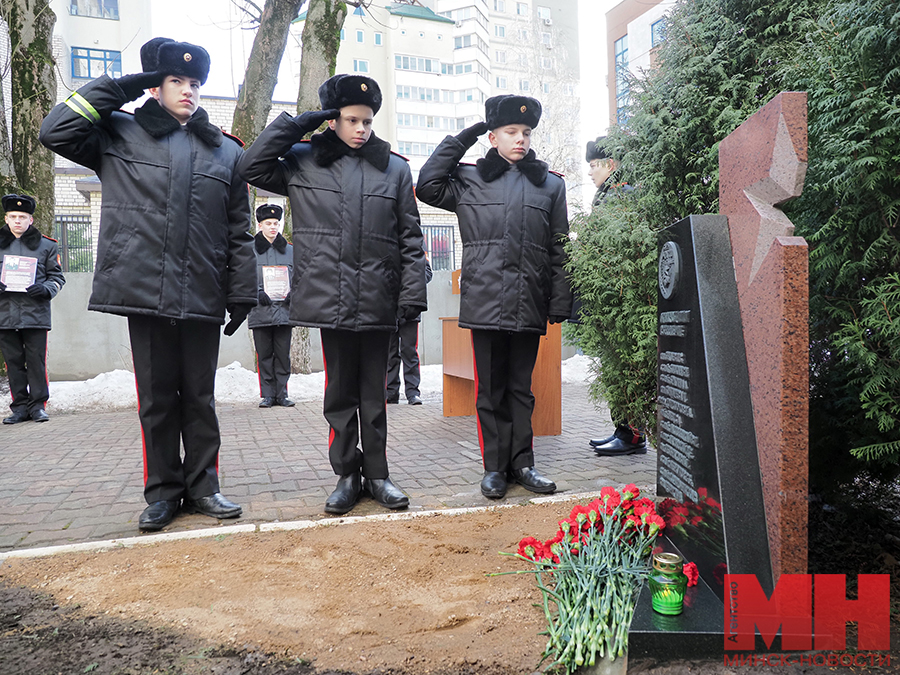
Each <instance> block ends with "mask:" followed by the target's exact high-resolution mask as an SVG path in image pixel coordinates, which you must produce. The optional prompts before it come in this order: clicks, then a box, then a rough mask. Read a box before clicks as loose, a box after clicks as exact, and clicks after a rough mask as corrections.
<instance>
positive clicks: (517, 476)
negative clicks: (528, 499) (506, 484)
mask: <svg viewBox="0 0 900 675" xmlns="http://www.w3.org/2000/svg"><path fill="white" fill-rule="evenodd" d="M512 475H513V480H515V481H516V482H517V483H518V484H519V485H521V486H522V487H523V488H525V489H526V490H530V491H531V492H539V493H541V494H543V493H546V492H556V483H554V482H553V481H552V480H550V479H549V478H544V477H543V476H542V475H541V474H539V473H538V472H537V471H535V469H534V467H533V466H526V467H525V468H524V469H513V470H512Z"/></svg>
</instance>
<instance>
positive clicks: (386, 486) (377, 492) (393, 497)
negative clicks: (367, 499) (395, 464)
mask: <svg viewBox="0 0 900 675" xmlns="http://www.w3.org/2000/svg"><path fill="white" fill-rule="evenodd" d="M364 487H365V490H366V492H368V493H369V495H370V496H371V497H372V499H374V500H375V501H376V502H378V503H379V504H381V505H382V506H383V507H384V508H386V509H405V508H406V507H407V506H409V497H407V496H406V495H405V494H403V493H402V492H401V491H400V488H398V487H397V486H396V485H394V484H393V483H392V482H391V479H390V478H366V482H365V486H364Z"/></svg>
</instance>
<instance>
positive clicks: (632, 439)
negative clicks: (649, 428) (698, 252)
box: [588, 424, 646, 448]
mask: <svg viewBox="0 0 900 675" xmlns="http://www.w3.org/2000/svg"><path fill="white" fill-rule="evenodd" d="M617 438H618V439H620V440H622V441H624V442H626V443H629V444H631V445H641V444H642V443H644V441H645V440H646V439H645V438H644V435H643V434H642V433H641V432H640V431H638V430H637V429H635V428H634V427H632V426H630V425H628V424H620V425H619V426H617V427H616V431H615V433H613V435H612V436H608V437H607V438H599V439H596V440H591V441H588V443H590V444H591V445H593V446H594V447H595V448H597V447H600V446H601V445H606V444H607V443H611V442H612V441H614V440H615V439H617Z"/></svg>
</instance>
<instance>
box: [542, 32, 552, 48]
mask: <svg viewBox="0 0 900 675" xmlns="http://www.w3.org/2000/svg"><path fill="white" fill-rule="evenodd" d="M541 44H542V45H544V46H545V47H549V46H550V33H541Z"/></svg>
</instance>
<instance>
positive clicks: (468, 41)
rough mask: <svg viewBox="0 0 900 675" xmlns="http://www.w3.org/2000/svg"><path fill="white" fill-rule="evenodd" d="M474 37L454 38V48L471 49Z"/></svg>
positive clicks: (458, 36)
mask: <svg viewBox="0 0 900 675" xmlns="http://www.w3.org/2000/svg"><path fill="white" fill-rule="evenodd" d="M473 37H474V36H473V35H457V36H456V37H455V38H453V48H454V49H463V48H464V47H471V46H472V38H473Z"/></svg>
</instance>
